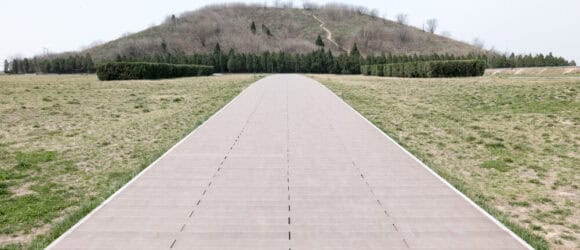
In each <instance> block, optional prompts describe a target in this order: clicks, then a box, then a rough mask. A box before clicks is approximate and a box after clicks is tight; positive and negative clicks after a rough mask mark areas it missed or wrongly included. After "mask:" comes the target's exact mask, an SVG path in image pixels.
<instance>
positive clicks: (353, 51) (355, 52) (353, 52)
mask: <svg viewBox="0 0 580 250" xmlns="http://www.w3.org/2000/svg"><path fill="white" fill-rule="evenodd" d="M350 56H357V57H359V56H360V52H359V51H358V47H357V46H356V43H354V44H353V45H352V48H351V49H350Z"/></svg>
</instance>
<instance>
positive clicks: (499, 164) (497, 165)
mask: <svg viewBox="0 0 580 250" xmlns="http://www.w3.org/2000/svg"><path fill="white" fill-rule="evenodd" d="M481 167H482V168H487V169H495V170H497V171H499V172H507V171H509V170H510V169H511V167H510V166H509V165H508V164H507V163H505V162H504V161H503V160H489V161H484V162H483V163H482V164H481Z"/></svg>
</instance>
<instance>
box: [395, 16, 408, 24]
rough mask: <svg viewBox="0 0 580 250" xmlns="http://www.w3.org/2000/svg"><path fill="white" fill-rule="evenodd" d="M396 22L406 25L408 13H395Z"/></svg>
mask: <svg viewBox="0 0 580 250" xmlns="http://www.w3.org/2000/svg"><path fill="white" fill-rule="evenodd" d="M396 19H397V23H399V24H402V25H407V19H408V15H407V14H405V13H399V14H397V17H396Z"/></svg>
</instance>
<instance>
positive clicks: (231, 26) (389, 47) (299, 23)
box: [86, 4, 480, 61]
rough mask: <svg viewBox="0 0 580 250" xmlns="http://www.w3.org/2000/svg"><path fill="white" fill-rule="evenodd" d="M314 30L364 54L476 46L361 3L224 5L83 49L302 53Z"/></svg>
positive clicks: (103, 56) (110, 54) (105, 55)
mask: <svg viewBox="0 0 580 250" xmlns="http://www.w3.org/2000/svg"><path fill="white" fill-rule="evenodd" d="M252 21H254V22H255V24H256V27H257V29H256V32H255V33H253V32H252V30H251V29H250V25H251V23H252ZM321 24H323V25H322V26H323V27H324V28H327V29H328V31H329V32H331V35H332V40H333V41H330V40H328V33H327V31H326V30H325V29H324V28H323V27H321ZM266 30H269V31H270V33H271V35H268V34H267V32H266ZM318 35H320V36H321V37H323V38H324V43H325V44H326V48H330V49H331V50H332V51H333V52H335V53H340V52H343V51H346V50H348V49H349V48H350V47H351V46H352V44H353V43H355V42H356V43H357V45H358V48H359V50H360V51H361V53H362V54H364V55H368V54H380V53H381V52H385V53H389V52H390V53H393V54H413V53H417V54H432V53H449V54H455V55H464V54H467V53H470V52H478V51H480V50H479V49H478V48H475V47H473V46H471V45H469V44H466V43H463V42H459V41H455V40H452V39H449V38H446V37H442V36H438V35H435V34H431V33H428V32H424V31H422V30H420V29H417V28H415V27H411V26H406V25H402V24H399V23H396V22H393V21H389V20H385V19H382V18H379V17H376V16H374V15H373V14H372V12H370V11H365V9H364V8H355V7H348V6H342V5H326V6H324V7H320V8H313V9H307V10H305V9H298V8H274V7H264V6H259V5H244V4H228V5H225V4H224V5H212V6H207V7H204V8H201V9H199V10H196V11H192V12H186V13H183V14H181V15H179V16H171V17H168V18H167V20H166V21H165V22H164V23H162V24H160V25H157V26H154V27H150V28H148V29H146V30H143V31H141V32H138V33H134V34H131V35H127V36H124V37H121V38H119V39H116V40H113V41H110V42H108V43H105V44H103V45H99V46H96V47H94V48H91V49H88V50H87V51H86V52H89V53H90V54H91V55H92V56H93V58H94V59H96V60H97V61H100V60H111V59H114V58H115V57H116V55H118V54H119V55H127V56H142V55H152V54H158V53H165V52H170V53H185V54H191V53H194V52H197V53H199V52H210V51H212V49H213V47H214V46H215V44H216V43H217V42H219V43H220V45H221V47H222V49H229V48H234V49H235V50H236V51H238V52H260V51H286V52H297V53H305V52H310V51H312V50H314V49H316V45H315V43H314V42H315V40H316V37H317V36H318ZM335 43H336V44H335ZM337 45H338V46H337Z"/></svg>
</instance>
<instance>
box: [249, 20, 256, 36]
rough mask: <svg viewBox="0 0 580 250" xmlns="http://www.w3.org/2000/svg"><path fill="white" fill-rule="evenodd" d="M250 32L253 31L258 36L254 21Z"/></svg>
mask: <svg viewBox="0 0 580 250" xmlns="http://www.w3.org/2000/svg"><path fill="white" fill-rule="evenodd" d="M250 30H251V31H252V33H254V34H256V24H255V23H254V21H252V24H251V25H250Z"/></svg>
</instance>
